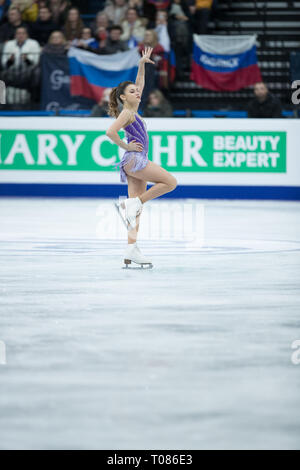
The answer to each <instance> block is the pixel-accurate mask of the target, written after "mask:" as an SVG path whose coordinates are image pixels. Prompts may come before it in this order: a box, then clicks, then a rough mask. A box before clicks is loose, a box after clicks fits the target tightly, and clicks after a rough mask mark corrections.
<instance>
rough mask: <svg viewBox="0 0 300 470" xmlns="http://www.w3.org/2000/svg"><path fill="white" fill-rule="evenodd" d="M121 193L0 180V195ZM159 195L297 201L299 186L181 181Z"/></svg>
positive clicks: (116, 188) (122, 190) (117, 187)
mask: <svg viewBox="0 0 300 470" xmlns="http://www.w3.org/2000/svg"><path fill="white" fill-rule="evenodd" d="M149 186H150V185H148V187H149ZM120 195H124V196H127V187H126V186H124V185H121V184H109V185H108V184H103V185H100V184H39V183H31V184H26V183H2V184H0V197H12V196H15V197H63V198H66V197H70V198H82V197H87V198H117V197H119V196H120ZM161 198H195V199H262V200H266V199H270V200H286V201H299V200H300V187H289V186H261V187H260V186H197V185H182V186H177V188H176V189H175V190H174V191H171V192H170V193H167V194H164V195H163V196H161Z"/></svg>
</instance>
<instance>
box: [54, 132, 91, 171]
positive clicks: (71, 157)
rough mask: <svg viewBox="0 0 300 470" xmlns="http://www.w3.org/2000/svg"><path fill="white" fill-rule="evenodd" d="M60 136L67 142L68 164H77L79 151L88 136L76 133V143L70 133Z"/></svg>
mask: <svg viewBox="0 0 300 470" xmlns="http://www.w3.org/2000/svg"><path fill="white" fill-rule="evenodd" d="M59 137H60V138H61V140H62V141H63V143H64V144H65V146H66V149H67V152H68V161H67V165H77V152H78V149H79V147H80V145H81V144H82V142H83V141H84V139H85V137H86V136H85V135H83V134H76V136H75V142H74V143H73V142H72V139H71V137H70V136H69V135H68V134H60V136H59Z"/></svg>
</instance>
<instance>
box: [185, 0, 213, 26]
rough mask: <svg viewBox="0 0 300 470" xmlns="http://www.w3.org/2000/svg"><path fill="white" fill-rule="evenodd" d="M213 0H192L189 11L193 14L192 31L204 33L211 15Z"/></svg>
mask: <svg viewBox="0 0 300 470" xmlns="http://www.w3.org/2000/svg"><path fill="white" fill-rule="evenodd" d="M212 4H213V0H193V3H191V4H190V12H191V14H192V15H193V23H194V32H195V33H196V34H206V33H207V27H208V22H209V19H210V15H211V8H212Z"/></svg>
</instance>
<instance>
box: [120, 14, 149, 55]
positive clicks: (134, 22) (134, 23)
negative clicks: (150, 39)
mask: <svg viewBox="0 0 300 470" xmlns="http://www.w3.org/2000/svg"><path fill="white" fill-rule="evenodd" d="M122 29H123V33H122V35H121V40H122V41H127V43H128V47H129V48H131V47H135V46H137V45H138V44H139V43H140V42H142V40H143V39H144V35H145V31H146V28H145V27H144V26H143V22H142V20H141V19H140V18H139V17H138V13H137V10H136V9H135V8H128V11H127V15H126V20H124V21H123V23H122Z"/></svg>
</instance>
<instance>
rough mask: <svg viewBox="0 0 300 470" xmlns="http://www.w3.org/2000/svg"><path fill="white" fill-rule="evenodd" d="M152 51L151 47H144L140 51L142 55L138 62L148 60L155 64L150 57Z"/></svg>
mask: <svg viewBox="0 0 300 470" xmlns="http://www.w3.org/2000/svg"><path fill="white" fill-rule="evenodd" d="M152 51H153V47H145V49H144V50H143V52H142V54H143V55H142V57H141V59H140V63H141V64H143V63H145V62H148V63H150V64H154V65H155V62H153V60H151V59H150V56H151V54H152Z"/></svg>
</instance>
